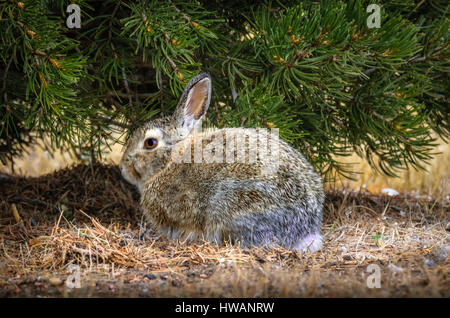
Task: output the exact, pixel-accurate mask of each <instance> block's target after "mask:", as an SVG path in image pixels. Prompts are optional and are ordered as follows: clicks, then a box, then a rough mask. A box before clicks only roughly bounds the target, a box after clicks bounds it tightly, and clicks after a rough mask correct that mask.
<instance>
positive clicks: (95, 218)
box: [0, 165, 450, 297]
mask: <svg viewBox="0 0 450 318" xmlns="http://www.w3.org/2000/svg"><path fill="white" fill-rule="evenodd" d="M137 200H138V195H137V193H136V192H135V191H134V189H133V188H132V187H131V186H130V185H128V184H127V183H126V182H125V181H123V179H122V178H121V176H120V172H119V170H118V168H117V167H115V166H103V165H94V166H84V165H79V166H76V167H71V168H67V169H65V170H61V171H59V172H56V173H53V174H50V175H46V176H42V177H38V178H20V177H11V176H8V175H4V174H0V202H1V203H0V297H48V296H50V297H102V296H108V297H450V258H449V254H450V235H449V234H450V232H449V231H448V222H449V221H450V200H449V198H448V197H441V198H439V199H438V200H433V199H430V198H429V197H420V196H413V195H409V194H400V195H397V196H393V197H390V196H385V195H373V194H370V193H369V192H353V191H350V190H340V191H328V192H327V199H326V203H325V210H324V226H323V234H324V247H323V249H322V250H321V251H319V252H317V253H314V254H309V253H307V254H300V253H297V252H293V251H290V250H286V249H283V248H277V247H273V248H266V249H262V248H251V249H245V250H244V249H240V248H239V247H237V246H229V245H222V246H216V245H211V244H209V243H205V242H194V243H186V242H174V241H168V240H167V239H166V238H164V237H163V236H160V235H158V234H157V233H156V232H155V231H154V230H153V229H151V228H148V226H147V224H146V223H145V220H144V219H143V218H142V213H141V212H140V211H139V208H138V204H137ZM446 227H447V230H446Z"/></svg>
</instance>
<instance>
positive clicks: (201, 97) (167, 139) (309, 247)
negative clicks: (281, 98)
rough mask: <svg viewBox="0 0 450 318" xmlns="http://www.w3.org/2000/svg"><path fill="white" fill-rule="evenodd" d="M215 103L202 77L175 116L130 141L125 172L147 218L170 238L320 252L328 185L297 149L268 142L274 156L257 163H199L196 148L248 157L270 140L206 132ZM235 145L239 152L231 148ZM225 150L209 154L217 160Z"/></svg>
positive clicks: (233, 131) (253, 133)
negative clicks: (203, 123)
mask: <svg viewBox="0 0 450 318" xmlns="http://www.w3.org/2000/svg"><path fill="white" fill-rule="evenodd" d="M210 99H211V77H210V76H209V75H208V74H206V73H202V74H199V75H197V76H195V77H194V78H192V79H191V80H190V81H189V82H188V84H187V85H186V88H185V90H184V92H183V93H182V95H181V98H180V101H179V103H178V105H177V107H176V109H175V112H174V114H173V115H172V116H167V117H162V118H158V119H155V120H153V121H150V122H147V123H146V124H144V125H143V126H142V127H140V128H138V129H137V130H136V131H135V132H134V133H133V134H132V135H131V137H130V138H129V140H128V141H127V144H126V147H125V151H124V154H123V156H122V158H121V161H120V169H121V173H122V176H123V177H124V178H125V179H126V180H127V181H128V182H130V183H131V184H134V185H135V186H136V187H137V188H138V190H139V192H140V195H141V199H140V206H141V208H142V210H143V213H144V215H145V216H146V218H147V219H148V220H149V221H150V223H152V224H153V225H154V226H155V227H156V228H157V229H159V231H160V232H161V233H162V234H164V235H166V236H167V237H168V238H172V239H179V240H195V239H203V240H207V241H211V242H214V243H217V244H221V243H224V242H225V243H226V242H229V243H231V244H238V245H240V246H242V247H243V248H247V247H251V246H263V247H266V246H282V247H285V248H288V249H295V250H297V251H300V252H306V251H309V252H315V251H317V250H319V249H321V247H322V236H321V225H322V206H323V201H324V192H323V186H322V181H321V178H320V177H319V175H318V174H317V173H316V172H315V171H314V170H313V168H312V166H311V164H310V163H309V162H308V161H307V160H306V159H305V158H304V157H303V156H302V155H301V154H300V153H299V152H298V151H297V150H296V149H294V148H293V147H291V146H290V145H289V144H287V143H286V142H284V141H283V140H281V139H277V138H274V137H269V138H267V144H268V145H272V146H274V147H273V149H275V151H272V152H268V153H269V154H270V155H269V156H266V157H264V156H261V155H260V156H259V158H257V159H259V160H256V161H255V160H253V161H252V162H250V160H249V159H248V158H247V157H245V159H244V160H242V157H241V158H240V159H241V160H226V162H223V160H222V161H220V160H216V161H214V160H209V161H206V162H205V160H201V158H200V160H197V159H198V158H195V157H196V155H197V154H198V153H200V154H201V153H202V152H201V151H200V152H198V151H197V152H196V151H195V149H194V148H195V147H196V145H197V146H198V145H200V146H201V147H203V148H204V149H203V148H201V147H200V148H201V149H203V151H205V150H206V149H207V148H208V146H211V145H212V144H215V148H217V146H221V145H223V146H224V147H225V149H226V150H227V155H229V157H230V158H233V156H235V157H236V156H237V154H238V152H239V151H240V149H244V148H249V149H248V151H249V153H250V151H251V150H254V149H253V148H255V143H254V142H253V143H251V142H250V140H258V138H260V137H261V136H263V134H266V135H267V133H264V132H263V130H261V129H260V130H257V129H244V128H224V129H211V128H210V129H205V130H203V131H201V121H202V118H203V117H204V116H205V113H206V111H207V110H208V106H209V103H210ZM265 131H267V130H265ZM225 137H226V139H224V138H225ZM239 138H240V141H239ZM260 139H261V140H262V139H263V138H260ZM233 140H234V141H235V144H236V146H235V148H236V149H233V148H232V147H231V146H230V147H229V144H230V143H231V141H233ZM226 141H230V142H229V143H228V142H226ZM275 145H276V146H277V147H275ZM256 146H258V144H257V143H256ZM227 147H228V148H227ZM210 148H211V147H210ZM218 148H220V147H218ZM193 149H194V150H193ZM230 149H231V150H230ZM222 151H225V150H223V149H222V150H218V151H216V153H214V152H215V150H214V149H213V150H212V151H211V149H209V152H210V153H212V154H213V156H218V157H220V155H222ZM241 154H242V153H241ZM275 155H276V158H275ZM257 157H258V156H257ZM274 158H275V159H274ZM213 159H214V158H213ZM274 163H277V165H274ZM271 167H272V168H271ZM273 167H275V168H273ZM266 168H268V169H266Z"/></svg>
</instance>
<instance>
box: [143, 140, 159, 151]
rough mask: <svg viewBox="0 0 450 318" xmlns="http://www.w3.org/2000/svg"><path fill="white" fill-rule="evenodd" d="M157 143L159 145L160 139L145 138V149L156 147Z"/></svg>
mask: <svg viewBox="0 0 450 318" xmlns="http://www.w3.org/2000/svg"><path fill="white" fill-rule="evenodd" d="M157 145H158V140H156V139H154V138H148V139H145V141H144V148H145V149H155V148H156V146H157Z"/></svg>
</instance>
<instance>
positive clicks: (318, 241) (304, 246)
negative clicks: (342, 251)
mask: <svg viewBox="0 0 450 318" xmlns="http://www.w3.org/2000/svg"><path fill="white" fill-rule="evenodd" d="M321 248H322V235H321V234H320V233H315V234H309V235H307V236H306V237H305V238H303V239H301V240H300V242H299V243H298V245H297V246H294V249H296V250H297V251H299V252H302V253H303V252H306V251H309V252H311V253H314V252H317V251H318V250H320V249H321Z"/></svg>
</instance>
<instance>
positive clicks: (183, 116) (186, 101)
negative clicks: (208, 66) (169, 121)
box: [173, 73, 211, 132]
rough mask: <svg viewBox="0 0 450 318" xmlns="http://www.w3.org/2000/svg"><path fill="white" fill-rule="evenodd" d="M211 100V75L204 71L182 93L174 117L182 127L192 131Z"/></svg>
mask: <svg viewBox="0 0 450 318" xmlns="http://www.w3.org/2000/svg"><path fill="white" fill-rule="evenodd" d="M210 100H211V77H210V76H209V75H208V74H206V73H202V74H199V75H197V76H195V77H194V78H193V79H191V80H190V81H189V83H188V84H187V85H186V88H185V89H184V92H183V95H181V98H180V102H179V103H178V106H177V109H176V110H175V113H174V115H173V116H174V118H175V120H176V121H177V123H178V126H179V127H180V128H184V129H186V130H187V132H190V131H191V130H192V129H193V128H194V126H195V124H196V123H198V122H199V121H200V120H201V119H202V117H203V115H205V113H206V110H207V109H208V106H209V102H210Z"/></svg>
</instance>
